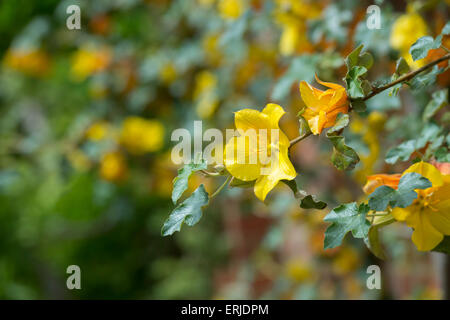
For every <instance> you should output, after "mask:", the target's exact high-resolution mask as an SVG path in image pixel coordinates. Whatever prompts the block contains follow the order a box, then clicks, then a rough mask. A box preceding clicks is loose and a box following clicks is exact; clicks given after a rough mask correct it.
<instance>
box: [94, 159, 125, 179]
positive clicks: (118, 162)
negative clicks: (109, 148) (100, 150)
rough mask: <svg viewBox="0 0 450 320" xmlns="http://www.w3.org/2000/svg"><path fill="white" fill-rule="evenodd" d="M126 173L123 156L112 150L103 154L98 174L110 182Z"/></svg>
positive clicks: (122, 177)
mask: <svg viewBox="0 0 450 320" xmlns="http://www.w3.org/2000/svg"><path fill="white" fill-rule="evenodd" d="M126 174H127V165H126V161H125V158H124V156H123V155H122V154H121V153H120V152H118V151H113V152H109V153H107V154H105V155H103V157H102V159H101V161H100V176H101V177H102V178H103V179H105V180H108V181H111V182H118V181H121V180H123V179H124V178H125V177H126Z"/></svg>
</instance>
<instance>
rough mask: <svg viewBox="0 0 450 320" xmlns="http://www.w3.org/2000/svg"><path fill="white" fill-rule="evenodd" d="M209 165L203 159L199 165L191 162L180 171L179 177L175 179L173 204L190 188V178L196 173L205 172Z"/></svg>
mask: <svg viewBox="0 0 450 320" xmlns="http://www.w3.org/2000/svg"><path fill="white" fill-rule="evenodd" d="M206 168H207V163H206V161H205V160H203V159H201V160H200V161H199V162H198V163H196V162H191V163H188V164H185V165H184V167H183V168H181V169H179V170H178V176H176V177H175V179H173V190H172V202H173V203H174V204H176V203H177V201H178V200H179V199H180V197H181V196H182V194H183V193H184V191H186V189H187V188H188V182H189V177H190V176H191V175H192V174H193V173H194V172H196V171H199V170H205V169H206Z"/></svg>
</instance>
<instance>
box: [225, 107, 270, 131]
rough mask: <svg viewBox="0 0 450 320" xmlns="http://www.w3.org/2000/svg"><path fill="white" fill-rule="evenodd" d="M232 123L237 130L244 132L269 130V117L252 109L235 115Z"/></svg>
mask: <svg viewBox="0 0 450 320" xmlns="http://www.w3.org/2000/svg"><path fill="white" fill-rule="evenodd" d="M234 123H235V125H236V128H237V129H242V130H244V131H246V130H248V129H255V130H258V129H267V128H270V121H269V117H268V116H267V115H266V114H264V113H262V112H259V111H258V110H254V109H243V110H240V111H238V112H236V113H235V115H234Z"/></svg>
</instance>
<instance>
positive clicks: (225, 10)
mask: <svg viewBox="0 0 450 320" xmlns="http://www.w3.org/2000/svg"><path fill="white" fill-rule="evenodd" d="M218 8H219V13H220V15H221V16H222V17H223V18H224V19H231V20H234V19H236V18H239V17H240V16H241V14H242V12H243V11H244V3H243V0H220V2H219V7H218Z"/></svg>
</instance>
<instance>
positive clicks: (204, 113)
mask: <svg viewBox="0 0 450 320" xmlns="http://www.w3.org/2000/svg"><path fill="white" fill-rule="evenodd" d="M216 86H217V77H216V76H215V75H214V74H213V73H211V72H209V71H202V72H200V73H199V74H197V76H196V77H195V88H194V93H193V98H194V101H195V102H196V107H195V110H196V112H197V115H198V116H199V117H200V118H202V119H207V118H209V117H211V116H212V115H213V113H214V111H216V109H217V106H218V104H219V100H218V97H217V92H216Z"/></svg>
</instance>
